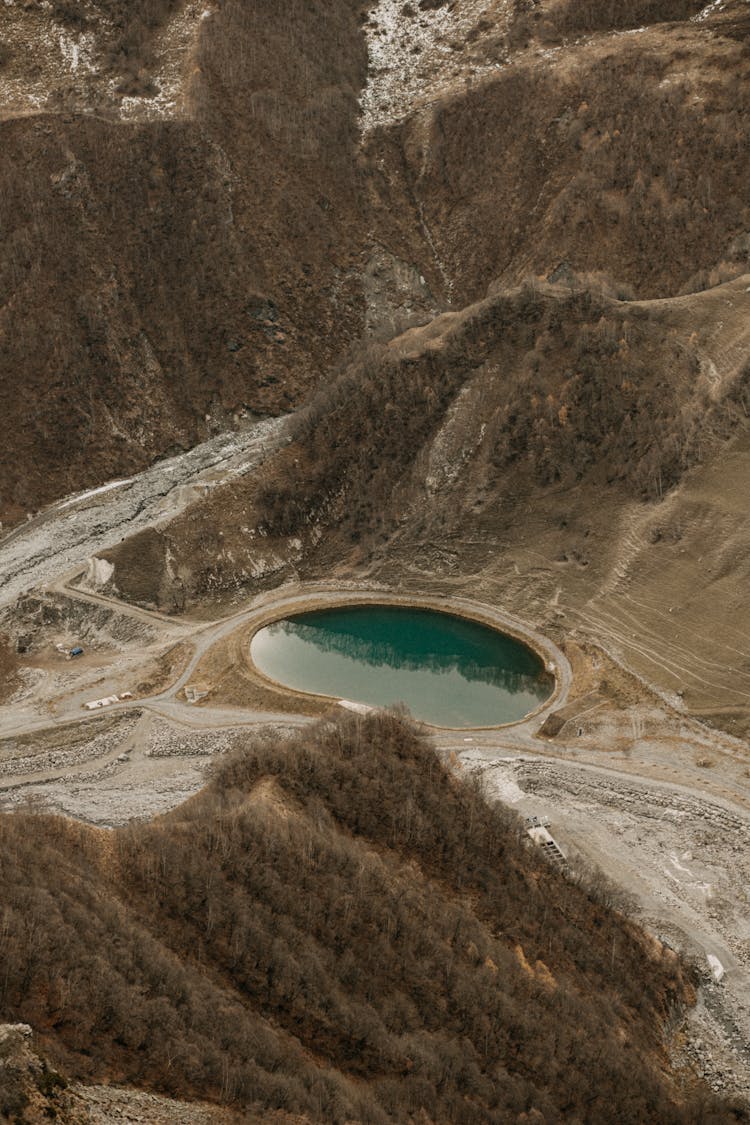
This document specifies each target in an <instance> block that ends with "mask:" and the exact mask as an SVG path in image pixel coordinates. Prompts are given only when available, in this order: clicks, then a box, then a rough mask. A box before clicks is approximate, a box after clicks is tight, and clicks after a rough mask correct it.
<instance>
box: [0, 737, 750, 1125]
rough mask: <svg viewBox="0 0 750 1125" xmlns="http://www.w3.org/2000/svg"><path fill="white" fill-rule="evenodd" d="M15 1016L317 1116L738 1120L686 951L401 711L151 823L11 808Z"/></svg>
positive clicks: (158, 1077)
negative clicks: (691, 1084)
mask: <svg viewBox="0 0 750 1125" xmlns="http://www.w3.org/2000/svg"><path fill="white" fill-rule="evenodd" d="M0 835H1V836H2V847H3V855H4V862H3V865H2V868H1V869H0V879H1V881H2V882H1V886H0V901H1V902H2V933H3V961H4V972H3V977H2V982H1V988H0V1018H3V1019H14V1020H15V1019H20V1020H23V1021H26V1022H29V1023H31V1024H33V1026H34V1027H35V1028H36V1029H37V1031H38V1033H39V1035H40V1037H41V1042H42V1043H43V1045H44V1048H45V1050H46V1051H47V1053H48V1054H49V1055H50V1057H51V1058H52V1059H53V1060H54V1061H55V1062H56V1063H57V1064H59V1065H63V1066H64V1067H65V1068H66V1069H67V1071H68V1073H69V1074H72V1075H77V1076H80V1077H84V1078H86V1079H89V1080H92V1079H93V1080H102V1079H105V1078H106V1079H108V1080H113V1081H117V1082H124V1081H126V1082H131V1083H132V1082H135V1083H138V1084H140V1085H145V1086H150V1087H152V1088H154V1089H156V1090H160V1091H162V1092H165V1093H169V1094H172V1095H180V1096H185V1095H186V1094H189V1095H191V1096H193V1097H204V1098H209V1099H215V1100H221V1101H224V1102H227V1103H229V1104H231V1105H234V1106H248V1107H251V1108H253V1109H254V1110H255V1111H260V1110H262V1109H269V1110H270V1109H285V1110H287V1111H290V1112H293V1113H299V1114H303V1115H305V1117H306V1118H307V1119H309V1120H311V1121H320V1122H326V1123H332V1122H344V1121H362V1122H385V1121H393V1120H396V1121H403V1122H407V1121H415V1122H416V1121H422V1122H424V1121H435V1122H447V1121H450V1122H452V1123H454V1125H457V1123H460V1122H467V1123H469V1122H491V1121H500V1120H503V1121H519V1122H520V1121H534V1120H540V1121H541V1120H545V1121H550V1122H552V1121H563V1120H564V1121H573V1120H575V1121H581V1122H584V1121H586V1122H599V1121H601V1120H602V1119H603V1116H604V1115H606V1116H607V1119H608V1120H611V1121H614V1120H616V1121H619V1122H645V1121H653V1122H657V1121H658V1122H659V1123H660V1125H666V1123H670V1122H675V1123H676V1122H685V1123H687V1122H691V1123H694V1122H697V1121H702V1122H725V1121H731V1120H742V1119H743V1118H742V1113H741V1111H740V1110H739V1109H738V1110H737V1112H736V1113H735V1112H734V1111H733V1110H732V1109H730V1107H729V1106H728V1105H722V1104H721V1103H720V1102H718V1101H717V1100H715V1099H712V1098H711V1097H709V1096H708V1095H707V1094H706V1093H705V1092H703V1091H700V1090H699V1089H694V1090H693V1089H690V1088H688V1090H687V1091H686V1090H681V1091H679V1090H678V1088H677V1087H676V1086H675V1085H674V1083H673V1081H672V1079H671V1076H670V1073H669V1069H668V1063H667V1054H666V1052H665V1047H664V1039H663V1036H664V1034H665V1032H666V1028H667V1025H668V1024H669V1022H670V1020H671V1019H672V1018H673V1017H674V1015H675V1014H676V1013H678V1012H679V1011H680V1009H681V1007H682V1006H683V1005H684V1004H685V1003H686V1002H687V1001H688V1000H689V998H690V996H691V994H692V993H691V987H690V984H689V983H688V981H687V979H686V976H685V970H684V969H683V967H682V966H681V965H680V964H679V962H678V961H677V959H676V956H675V955H674V954H673V953H672V952H671V951H669V950H666V949H664V948H662V946H661V945H660V944H659V943H657V942H654V941H653V940H651V939H647V938H646V937H645V936H644V935H643V934H642V933H641V932H640V931H639V930H638V929H637V928H636V927H635V926H634V925H632V924H631V923H630V922H628V921H627V920H626V919H625V918H624V917H622V916H621V915H620V914H618V913H617V912H616V911H614V910H613V909H612V908H611V907H610V906H608V905H607V904H606V903H607V897H608V891H607V889H606V887H603V886H600V887H598V888H597V887H596V886H593V885H579V884H578V883H576V882H575V881H571V880H569V879H566V878H564V877H563V876H562V875H560V874H559V873H557V872H556V871H553V870H551V869H550V868H549V867H548V866H547V865H546V864H545V862H544V861H543V860H541V859H540V858H538V857H537V855H536V853H534V852H533V850H529V848H528V847H527V846H526V845H525V844H524V843H523V839H524V837H523V835H522V833H520V830H519V827H518V826H517V824H516V823H515V821H514V820H513V819H512V818H509V816H508V814H507V813H505V812H502V811H500V810H499V809H492V808H490V807H489V806H488V805H487V804H485V802H484V800H483V798H482V797H481V795H480V793H478V792H477V791H476V790H475V789H473V788H471V787H470V786H468V785H465V784H463V783H459V782H458V781H456V780H455V779H454V778H453V777H452V776H451V775H450V774H449V773H448V772H447V770H446V769H445V768H444V767H443V766H442V765H441V763H440V761H439V760H438V759H437V757H436V756H435V754H434V752H433V750H432V749H431V748H430V746H429V745H428V744H426V743H425V742H424V741H423V740H422V739H421V738H420V737H418V736H417V735H416V734H415V733H414V732H413V730H412V729H411V728H410V727H409V726H408V725H406V724H405V723H404V722H403V721H401V720H400V719H399V718H397V717H393V716H387V715H385V716H381V717H378V718H367V719H362V718H360V717H351V718H346V719H343V720H340V721H337V722H336V723H331V722H327V723H324V724H322V725H320V726H318V727H317V728H314V729H311V730H309V731H306V732H305V733H304V734H301V735H298V736H295V737H293V738H292V739H291V740H283V741H279V740H278V739H274V738H271V737H269V738H266V739H261V740H260V741H255V742H254V743H250V744H248V746H247V748H246V749H245V750H244V751H243V752H241V753H239V754H237V755H235V756H234V757H232V758H230V759H228V760H227V761H226V762H224V763H223V764H222V765H221V766H220V767H219V768H218V770H217V772H216V775H215V777H214V778H213V780H212V781H211V783H210V785H209V786H208V788H207V789H206V790H204V791H203V792H202V793H201V794H199V795H198V796H197V797H196V798H194V799H193V800H192V801H191V802H189V803H188V804H187V805H185V806H183V807H182V808H181V809H178V810H176V811H175V812H174V813H172V814H169V815H167V816H165V817H163V818H160V819H159V820H158V821H155V822H152V823H148V824H134V825H132V826H131V827H129V828H127V829H123V830H118V831H116V832H114V833H112V834H106V833H101V832H96V831H94V830H91V829H88V828H86V827H84V826H82V825H76V824H73V823H71V822H68V821H64V820H60V819H57V818H54V817H48V816H43V815H34V814H30V813H27V814H23V813H21V814H18V815H13V816H6V817H4V818H2V820H0Z"/></svg>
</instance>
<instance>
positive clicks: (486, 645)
mask: <svg viewBox="0 0 750 1125" xmlns="http://www.w3.org/2000/svg"><path fill="white" fill-rule="evenodd" d="M250 651H251V656H252V659H253V661H254V663H255V665H256V667H258V668H259V669H260V670H261V672H264V673H265V675H267V676H270V677H271V678H272V679H274V680H278V681H279V682H280V683H283V684H287V685H288V686H289V687H292V688H297V689H299V690H301V691H311V692H316V693H319V694H321V695H332V696H336V697H339V698H342V699H350V700H354V701H356V702H359V703H369V704H372V705H374V706H378V707H387V706H389V705H391V704H393V703H405V704H406V705H407V707H408V708H409V710H410V711H411V713H412V715H413V716H414V717H415V718H417V719H422V720H424V721H425V722H428V723H434V724H436V725H437V726H448V727H469V726H493V725H495V724H499V723H510V722H515V721H516V720H518V719H521V718H523V716H524V715H526V714H528V712H529V711H532V710H533V709H534V708H535V707H537V706H538V705H539V703H541V702H543V701H544V700H545V699H547V698H548V696H549V695H550V694H551V692H552V689H553V686H554V680H553V678H552V677H551V676H550V675H549V674H548V673H547V672H546V671H545V669H544V664H543V662H542V660H541V659H540V658H539V657H538V656H537V655H536V653H535V652H532V651H531V649H528V648H526V646H525V645H522V644H521V643H520V642H519V641H516V640H514V639H513V638H512V637H508V636H505V635H504V634H502V633H498V632H496V631H495V630H494V629H489V628H487V627H486V626H484V625H480V624H478V623H477V622H475V621H468V620H466V619H465V618H461V617H452V616H450V615H449V614H447V613H435V612H433V611H432V610H425V609H408V608H399V607H394V606H354V607H344V608H338V609H327V610H320V611H317V612H314V613H305V614H300V615H298V616H296V617H288V618H286V619H285V620H284V621H278V622H275V623H274V624H273V625H269V626H268V627H267V628H265V629H261V630H260V631H259V632H258V633H256V634H255V636H254V637H253V639H252V643H251V650H250Z"/></svg>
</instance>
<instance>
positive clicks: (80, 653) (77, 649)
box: [70, 645, 83, 656]
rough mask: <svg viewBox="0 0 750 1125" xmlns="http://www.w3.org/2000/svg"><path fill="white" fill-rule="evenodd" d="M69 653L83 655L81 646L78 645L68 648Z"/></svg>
mask: <svg viewBox="0 0 750 1125" xmlns="http://www.w3.org/2000/svg"><path fill="white" fill-rule="evenodd" d="M70 655H71V656H82V655H83V649H82V648H81V646H80V645H76V647H75V648H72V649H71V650H70Z"/></svg>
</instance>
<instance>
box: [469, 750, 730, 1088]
mask: <svg viewBox="0 0 750 1125" xmlns="http://www.w3.org/2000/svg"><path fill="white" fill-rule="evenodd" d="M458 758H459V761H460V762H461V765H462V766H463V767H464V769H466V770H469V771H471V772H474V771H479V772H480V773H481V774H482V776H483V777H484V780H485V783H486V786H487V793H488V795H489V796H490V797H496V798H497V799H499V800H502V801H504V802H505V803H507V804H510V805H512V806H513V807H515V809H516V810H517V811H518V812H519V813H520V814H521V815H523V816H531V815H536V816H541V817H546V818H548V819H549V822H550V823H549V831H550V832H551V834H552V836H553V837H554V839H555V840H556V841H557V842H558V844H559V845H560V847H561V848H562V850H563V852H564V853H565V855H566V856H567V858H568V860H569V862H570V863H571V865H572V866H573V867H574V868H575V867H576V865H580V864H581V863H582V862H583V863H584V864H594V865H595V866H597V867H598V868H600V869H601V870H602V871H603V872H604V873H605V875H607V876H608V877H609V878H610V879H611V880H612V881H613V882H614V883H615V884H616V885H617V887H618V888H620V889H621V890H622V891H624V892H625V895H626V896H627V898H628V899H629V900H630V901H631V902H633V903H634V904H635V916H636V918H637V920H638V921H639V922H640V923H641V924H642V925H643V926H645V928H646V929H647V930H649V931H650V932H651V933H653V934H655V935H656V936H657V937H658V938H660V939H661V940H662V941H666V942H667V943H668V944H670V945H671V946H672V947H674V948H676V949H678V950H679V951H680V952H681V953H683V954H684V955H686V956H687V957H689V958H691V959H693V960H694V962H695V963H696V966H697V968H698V970H699V972H700V975H701V978H702V981H703V983H702V986H701V989H700V994H699V1003H698V1005H697V1006H696V1009H695V1010H694V1011H693V1012H692V1013H691V1015H690V1017H689V1019H688V1021H687V1024H686V1027H685V1029H684V1030H685V1033H686V1042H685V1047H684V1051H683V1054H684V1059H685V1061H688V1062H689V1063H690V1064H691V1065H692V1066H694V1067H695V1069H696V1070H698V1072H699V1073H701V1074H702V1075H703V1076H704V1077H705V1078H706V1079H707V1080H708V1081H709V1083H710V1084H711V1085H712V1086H713V1087H714V1089H716V1090H717V1091H721V1092H731V1093H736V1094H740V1095H743V1096H745V1097H750V848H748V843H750V814H748V815H747V816H744V815H743V814H742V812H741V810H739V809H737V810H733V809H732V808H731V807H728V806H727V805H726V804H725V803H724V802H721V801H718V800H711V799H709V798H707V797H701V796H699V795H696V794H690V793H687V792H679V791H675V790H670V789H669V788H667V787H666V786H663V785H649V783H648V782H646V781H643V782H641V781H635V780H630V779H624V778H621V777H617V776H612V777H607V776H606V774H603V773H596V772H594V771H591V770H584V769H581V768H579V767H576V765H575V764H568V763H564V762H560V761H550V760H545V759H543V758H531V757H527V756H525V755H523V756H522V755H518V756H509V755H507V754H504V755H502V756H500V754H499V752H496V753H495V754H492V752H490V751H488V750H485V749H482V750H477V749H468V750H465V751H464V752H462V753H459V754H458ZM709 955H711V956H713V957H716V958H718V960H719V962H720V963H721V965H722V966H723V968H724V970H725V976H724V978H723V980H722V981H721V982H720V983H717V982H715V981H714V980H713V978H712V976H711V972H710V966H709V962H708V956H709Z"/></svg>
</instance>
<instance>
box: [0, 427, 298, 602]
mask: <svg viewBox="0 0 750 1125" xmlns="http://www.w3.org/2000/svg"><path fill="white" fill-rule="evenodd" d="M286 427H287V420H286V419H284V418H275V419H271V420H268V421H263V422H258V423H257V424H256V425H255V426H253V427H251V428H250V429H248V430H246V431H243V432H240V433H230V434H222V435H220V436H219V437H216V438H212V439H211V440H210V441H207V442H203V444H202V445H197V446H195V448H194V449H191V450H190V451H189V452H187V453H183V454H180V455H179V456H177V457H173V458H171V459H170V460H166V461H160V462H158V463H157V464H156V465H153V466H152V467H151V468H150V469H147V470H146V471H145V472H143V473H139V474H138V476H136V477H133V478H132V479H131V480H127V481H123V482H121V483H120V484H117V485H116V486H115V485H114V484H113V487H112V488H111V489H110V490H108V491H106V492H98V491H95V492H94V493H91V492H85V493H81V494H78V495H77V496H73V497H67V498H65V499H64V500H62V501H60V502H59V503H58V504H56V505H52V507H50V508H47V509H46V510H45V511H44V512H42V513H41V514H40V515H39V516H37V517H36V518H35V519H33V520H30V521H29V522H28V523H27V524H25V525H23V526H22V527H20V528H18V529H16V530H15V531H13V532H11V533H10V534H9V535H7V536H6V537H5V538H4V539H3V540H2V541H0V605H7V604H9V603H11V602H14V601H15V600H16V599H17V598H19V597H20V596H21V595H22V594H24V593H26V592H27V591H28V590H30V589H32V588H33V587H35V586H39V585H42V584H44V583H45V582H50V581H52V580H53V579H57V578H59V577H60V575H62V574H65V573H66V572H68V571H71V570H73V569H75V568H76V567H79V566H80V567H83V566H84V565H85V563H86V561H87V560H88V559H89V558H90V557H91V556H93V555H95V554H96V553H97V552H98V551H103V550H105V549H106V548H107V547H113V546H114V545H115V544H116V543H119V542H120V540H121V539H123V538H124V537H125V536H130V535H133V534H135V532H137V531H140V530H142V529H143V528H145V527H153V526H155V525H157V524H158V523H159V522H162V521H166V520H168V519H171V518H174V517H175V516H176V515H178V514H179V513H180V512H181V511H182V510H183V509H184V508H185V507H187V505H188V504H189V503H190V502H191V501H193V500H195V498H196V494H197V492H198V491H200V490H201V489H202V488H205V487H208V486H209V485H210V484H211V482H208V481H204V479H203V478H204V477H206V476H208V475H213V476H215V475H216V473H217V472H219V471H221V472H223V473H225V474H226V476H227V477H231V476H233V475H240V473H241V474H242V475H246V474H248V473H250V472H253V471H254V470H255V469H256V468H257V467H258V466H259V465H260V464H262V462H263V461H264V460H265V458H266V457H268V456H270V455H271V454H272V453H273V452H275V450H276V449H278V448H279V446H280V445H281V444H282V443H283V442H284V441H285V440H286ZM239 466H241V468H240V467H239Z"/></svg>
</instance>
